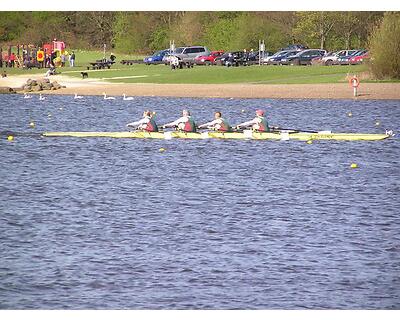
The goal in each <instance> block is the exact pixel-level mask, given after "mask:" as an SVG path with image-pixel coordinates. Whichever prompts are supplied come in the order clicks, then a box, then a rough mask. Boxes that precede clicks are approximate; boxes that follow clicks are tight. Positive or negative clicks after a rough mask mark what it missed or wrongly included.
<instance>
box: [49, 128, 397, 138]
mask: <svg viewBox="0 0 400 320" xmlns="http://www.w3.org/2000/svg"><path fill="white" fill-rule="evenodd" d="M43 136H45V137H75V138H94V137H97V138H134V139H176V138H178V139H210V138H214V139H253V140H302V141H308V140H346V141H354V140H355V141H356V140H383V139H386V138H388V137H390V135H389V134H376V133H332V132H330V131H320V132H316V133H310V132H301V131H300V132H290V131H281V132H254V131H252V130H244V131H243V132H217V131H209V132H201V133H197V132H181V131H166V132H145V131H134V132H45V133H43Z"/></svg>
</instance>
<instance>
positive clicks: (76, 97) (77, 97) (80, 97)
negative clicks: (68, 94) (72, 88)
mask: <svg viewBox="0 0 400 320" xmlns="http://www.w3.org/2000/svg"><path fill="white" fill-rule="evenodd" d="M74 99H83V97H82V96H78V94H77V93H75V97H74Z"/></svg>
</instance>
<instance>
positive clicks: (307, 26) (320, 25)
mask: <svg viewBox="0 0 400 320" xmlns="http://www.w3.org/2000/svg"><path fill="white" fill-rule="evenodd" d="M337 15H338V14H337V13H336V12H324V11H318V12H296V16H297V18H298V21H297V23H296V26H295V28H294V30H293V34H294V36H295V37H296V39H297V40H299V41H304V42H305V43H306V44H307V45H308V46H309V47H315V48H317V47H319V48H321V49H325V47H326V42H327V40H328V38H329V36H330V35H331V32H332V29H333V27H334V25H335V23H336V22H337Z"/></svg>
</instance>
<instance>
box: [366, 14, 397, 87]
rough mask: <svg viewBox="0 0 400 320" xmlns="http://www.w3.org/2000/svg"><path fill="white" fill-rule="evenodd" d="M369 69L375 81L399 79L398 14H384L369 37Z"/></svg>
mask: <svg viewBox="0 0 400 320" xmlns="http://www.w3.org/2000/svg"><path fill="white" fill-rule="evenodd" d="M370 56H371V60H370V63H369V65H370V69H371V72H372V74H373V75H374V76H375V77H376V78H377V79H383V78H392V79H400V13H398V12H387V13H385V15H384V17H383V20H382V23H381V24H380V26H379V27H377V28H376V30H375V31H374V32H373V34H372V35H371V37H370Z"/></svg>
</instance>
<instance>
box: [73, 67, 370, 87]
mask: <svg viewBox="0 0 400 320" xmlns="http://www.w3.org/2000/svg"><path fill="white" fill-rule="evenodd" d="M365 70H366V67H365V66H333V67H322V66H306V67H297V66H256V65H255V66H250V67H235V68H233V67H231V68H227V67H221V66H195V67H194V68H191V69H187V68H185V69H179V70H171V69H170V68H169V67H168V66H165V65H150V66H146V65H142V64H140V65H133V66H122V65H118V64H117V65H115V66H114V67H113V69H110V70H99V71H96V70H90V71H89V77H90V78H98V79H103V80H106V81H110V82H123V83H174V84H179V83H187V84H191V83H193V84H203V83H209V84H224V83H253V84H300V83H337V82H345V81H346V75H347V74H348V73H350V74H359V73H361V72H364V71H365ZM69 75H72V76H80V73H79V72H72V73H70V74H69Z"/></svg>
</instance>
